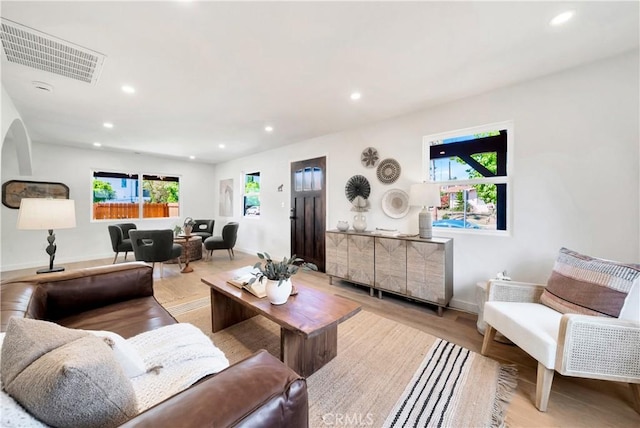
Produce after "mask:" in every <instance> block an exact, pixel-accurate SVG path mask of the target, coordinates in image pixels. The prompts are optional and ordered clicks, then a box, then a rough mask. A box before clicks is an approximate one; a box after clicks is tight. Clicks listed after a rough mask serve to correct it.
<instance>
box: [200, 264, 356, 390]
mask: <svg viewBox="0 0 640 428" xmlns="http://www.w3.org/2000/svg"><path fill="white" fill-rule="evenodd" d="M241 273H242V270H241V269H239V270H235V271H229V272H223V273H220V274H217V275H211V276H208V277H205V278H202V282H204V283H205V284H207V285H208V286H209V287H210V288H211V329H212V331H213V332H214V333H215V332H217V331H220V330H222V329H225V328H227V327H229V326H232V325H234V324H236V323H238V322H240V321H243V320H246V319H248V318H251V317H253V316H255V315H262V316H264V317H266V318H268V319H270V320H271V321H273V322H275V323H277V324H279V325H280V360H282V362H283V363H285V364H286V365H287V366H289V367H291V368H292V369H293V370H295V371H296V372H297V373H298V374H300V375H301V376H305V377H306V376H309V375H311V374H312V373H315V372H316V371H317V370H318V369H320V368H321V367H322V366H324V365H325V364H327V363H328V362H329V361H331V360H332V359H333V358H335V356H336V355H338V324H339V323H341V322H342V321H345V320H346V319H348V318H350V317H352V316H353V315H355V314H356V313H358V312H359V311H360V309H361V307H360V305H359V304H358V303H356V302H353V301H351V300H348V299H345V298H343V297H340V296H334V295H332V294H327V293H324V292H322V291H319V290H316V289H313V288H311V287H307V286H305V285H303V284H300V282H298V281H293V282H294V285H295V287H296V289H297V290H298V294H297V295H295V296H291V297H289V300H288V301H287V303H285V304H284V305H272V304H271V303H269V301H268V300H267V298H266V297H265V298H263V299H259V298H257V297H255V296H254V295H253V294H251V293H249V292H248V291H246V290H242V289H240V288H237V287H235V286H234V285H231V284H229V283H228V282H227V280H229V279H231V278H233V277H234V276H236V275H239V274H241Z"/></svg>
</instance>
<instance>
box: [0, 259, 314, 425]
mask: <svg viewBox="0 0 640 428" xmlns="http://www.w3.org/2000/svg"><path fill="white" fill-rule="evenodd" d="M0 302H1V303H0V306H1V308H0V309H1V330H2V331H5V330H6V328H7V324H8V322H9V318H11V317H13V316H18V317H27V318H33V319H42V320H47V321H52V322H55V323H57V324H60V325H63V326H65V327H70V328H81V329H87V330H109V331H114V332H116V333H118V334H120V335H121V336H123V337H125V338H127V337H131V336H134V335H136V334H138V333H142V332H145V331H148V330H152V329H155V328H158V327H161V326H165V325H170V324H173V323H176V322H177V321H176V320H175V319H174V318H173V317H172V316H171V315H170V314H169V313H168V312H167V311H166V310H165V309H164V308H163V307H162V306H161V305H160V304H159V303H158V301H157V300H156V299H155V297H154V296H153V270H152V268H151V266H149V265H147V264H145V263H139V262H133V263H125V264H118V265H110V266H101V267H95V268H87V269H80V270H74V271H66V272H60V273H52V274H43V275H34V276H30V277H26V278H20V279H18V280H11V281H6V282H3V283H2V286H1V289H0ZM308 412H309V410H308V399H307V386H306V382H305V380H304V379H303V378H301V377H300V376H298V374H296V373H295V372H294V371H292V370H291V369H289V368H288V367H287V366H285V365H284V364H283V363H282V362H280V361H279V360H278V359H276V358H275V357H273V356H272V355H270V354H269V353H267V352H266V351H260V352H257V353H256V354H254V355H252V356H250V357H248V358H247V359H245V360H243V361H240V362H238V363H236V364H234V365H232V366H230V367H228V368H227V369H225V370H223V371H222V372H220V373H218V374H215V375H211V376H207V377H205V378H203V379H201V380H200V381H199V382H198V383H197V384H195V385H193V386H191V387H190V388H188V389H186V390H184V391H182V392H181V393H179V394H176V395H174V396H173V397H171V398H169V399H167V400H165V401H163V402H162V403H160V404H158V405H156V406H155V407H152V408H151V409H149V410H147V411H145V412H143V413H141V414H139V415H138V416H136V417H135V418H133V419H131V420H130V421H129V422H127V423H126V424H125V425H123V426H126V427H133V426H136V427H146V426H149V427H158V426H176V427H177V426H180V427H205V426H208V427H210V426H214V427H231V426H238V427H248V426H251V427H258V426H259V427H306V426H308Z"/></svg>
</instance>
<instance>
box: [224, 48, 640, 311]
mask: <svg viewBox="0 0 640 428" xmlns="http://www.w3.org/2000/svg"><path fill="white" fill-rule="evenodd" d="M638 72H639V70H638V52H637V51H635V52H632V53H629V54H626V55H622V56H618V57H614V58H611V59H608V60H604V61H600V62H597V63H593V64H590V65H587V66H583V67H579V68H576V69H572V70H568V71H565V72H562V73H558V74H555V75H551V76H547V77H544V78H540V79H536V80H533V81H530V82H526V83H523V84H519V85H516V86H512V87H508V88H503V89H500V90H496V91H492V92H490V93H487V94H484V95H480V96H476V97H472V98H467V99H463V100H459V101H456V102H453V103H450V104H447V105H443V106H440V107H437V108H432V109H429V110H425V111H421V112H419V113H415V114H411V115H408V116H404V117H400V118H396V119H394V120H389V121H385V122H380V123H376V124H373V125H370V126H366V127H362V128H359V129H355V130H350V131H347V132H341V133H337V134H333V135H327V136H324V137H320V138H315V139H311V140H307V141H303V142H300V143H298V144H294V145H291V146H287V147H284V148H280V149H275V150H271V151H268V152H264V153H259V154H256V155H254V156H250V157H246V158H242V159H238V160H234V161H230V162H227V163H224V164H220V165H217V167H216V170H215V172H214V180H213V183H216V185H217V183H219V180H221V179H226V178H234V180H235V181H234V185H235V191H234V194H235V207H234V210H235V211H234V214H235V217H234V218H233V220H235V221H239V222H240V229H239V235H238V244H237V248H238V249H242V250H245V251H247V252H256V251H268V252H270V253H271V254H272V255H286V254H288V253H289V248H290V244H289V239H290V229H289V227H290V225H289V219H288V216H289V206H290V202H289V198H290V184H289V183H290V178H289V174H290V171H289V169H290V167H289V165H290V162H292V161H296V160H302V159H308V158H313V157H317V156H322V155H326V156H327V197H328V208H327V212H328V215H327V225H328V227H329V228H334V227H335V224H336V223H337V222H338V220H348V221H350V223H351V222H352V219H353V213H352V212H350V210H349V208H350V204H349V203H348V201H347V199H346V198H345V196H344V186H345V183H346V181H347V180H348V179H349V177H351V176H352V175H354V174H362V175H364V176H365V177H367V178H368V179H369V181H370V183H371V185H372V193H371V197H370V201H371V205H372V209H371V210H370V211H369V212H368V213H367V222H368V225H369V228H375V227H384V228H397V229H398V230H400V231H403V232H411V233H416V232H417V209H416V208H413V209H412V210H411V211H410V213H409V215H408V216H407V217H405V218H403V219H398V220H396V219H391V218H389V217H386V216H385V215H384V213H383V212H382V209H381V205H380V203H381V198H382V195H383V194H384V192H385V191H387V190H389V189H391V188H399V189H403V190H405V191H408V189H409V186H410V184H411V183H414V182H419V181H421V178H422V162H421V142H422V137H423V136H424V135H428V134H434V133H439V132H445V131H451V130H456V129H461V128H467V127H470V126H476V125H482V124H487V123H492V122H501V121H505V120H513V121H514V135H515V142H514V152H515V155H514V165H515V173H514V175H513V189H512V190H513V193H512V194H513V204H512V207H513V229H512V234H511V236H509V237H497V236H470V235H464V234H459V233H455V232H452V231H446V230H442V231H441V230H438V231H437V234H438V235H439V236H450V237H453V238H454V297H453V301H452V306H456V307H460V308H463V309H469V310H475V283H476V282H477V281H482V280H485V279H487V278H490V277H492V276H493V275H495V273H496V272H498V271H502V270H505V269H506V270H507V271H508V273H509V275H510V276H512V277H513V278H514V279H517V280H523V281H539V282H545V281H546V279H547V277H548V275H549V273H550V271H551V268H552V266H553V260H554V259H555V256H556V254H557V252H558V249H559V248H560V247H562V246H566V247H568V248H571V249H574V250H577V251H581V252H584V253H587V254H590V255H593V256H599V257H604V258H609V259H614V260H621V261H627V262H636V263H637V262H638V261H639V259H640V257H639V255H640V240H639V237H640V230H639V225H638V218H639V210H640V204H639V199H640V198H639V193H640V183H639V176H640V175H639V174H640V171H639V169H640V168H639V159H640V153H639V145H638V141H639V140H640V136H639V114H640V112H639V90H640V87H639V83H638ZM362 102H363V103H365V102H366V96H365V97H363V99H362ZM368 146H373V147H375V148H377V149H378V151H379V153H380V155H381V156H382V158H387V157H391V158H395V159H396V160H398V162H399V163H400V165H401V166H402V174H401V176H400V179H399V180H398V181H397V182H396V183H394V184H393V185H383V184H381V183H380V182H379V181H378V180H377V178H376V176H375V170H374V169H366V168H364V167H363V166H362V165H361V164H360V160H359V155H360V152H361V151H362V150H363V149H364V148H366V147H368ZM254 170H258V171H260V172H261V180H262V197H263V201H262V207H261V210H262V211H261V218H260V219H259V220H255V219H242V218H241V217H240V212H241V193H240V192H241V186H240V179H241V173H242V171H245V172H251V171H254ZM283 183H284V185H285V186H284V192H282V193H278V192H277V191H276V188H277V187H278V186H279V185H280V184H283ZM215 199H216V207H217V203H218V200H217V195H216V196H215ZM282 205H284V207H283V206H282ZM216 214H217V212H216ZM217 218H218V220H217V221H218V222H219V223H221V222H224V221H228V220H231V219H221V218H219V217H217Z"/></svg>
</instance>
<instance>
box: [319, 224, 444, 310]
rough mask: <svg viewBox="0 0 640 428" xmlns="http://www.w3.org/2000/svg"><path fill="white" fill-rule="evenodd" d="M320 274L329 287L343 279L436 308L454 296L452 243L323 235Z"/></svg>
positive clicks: (351, 234)
mask: <svg viewBox="0 0 640 428" xmlns="http://www.w3.org/2000/svg"><path fill="white" fill-rule="evenodd" d="M325 237H326V238H325V239H326V246H325V251H326V262H325V270H326V273H327V275H329V281H330V283H333V278H334V277H335V278H340V279H344V280H346V281H349V282H353V283H356V284H362V285H366V286H369V287H370V294H371V295H373V290H378V297H379V298H382V293H383V292H387V293H393V294H397V295H400V296H405V297H409V298H411V299H414V300H418V301H422V302H427V303H431V304H434V305H436V306H438V315H440V316H442V311H443V308H445V307H446V306H447V305H448V304H449V301H450V300H451V297H452V296H453V240H452V239H450V238H432V239H421V238H418V237H390V236H383V235H376V234H373V233H370V232H369V233H368V232H351V231H347V232H340V231H337V230H330V231H327V232H326V234H325Z"/></svg>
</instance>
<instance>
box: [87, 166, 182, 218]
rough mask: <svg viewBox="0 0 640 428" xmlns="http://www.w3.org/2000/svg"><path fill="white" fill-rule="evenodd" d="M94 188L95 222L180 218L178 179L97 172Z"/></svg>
mask: <svg viewBox="0 0 640 428" xmlns="http://www.w3.org/2000/svg"><path fill="white" fill-rule="evenodd" d="M140 177H142V180H141V179H140ZM92 186H93V209H92V218H93V219H94V220H109V219H139V218H162V217H179V216H180V205H179V202H180V179H179V178H178V177H170V176H162V175H151V174H134V173H120V172H104V171H94V172H93V183H92Z"/></svg>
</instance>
